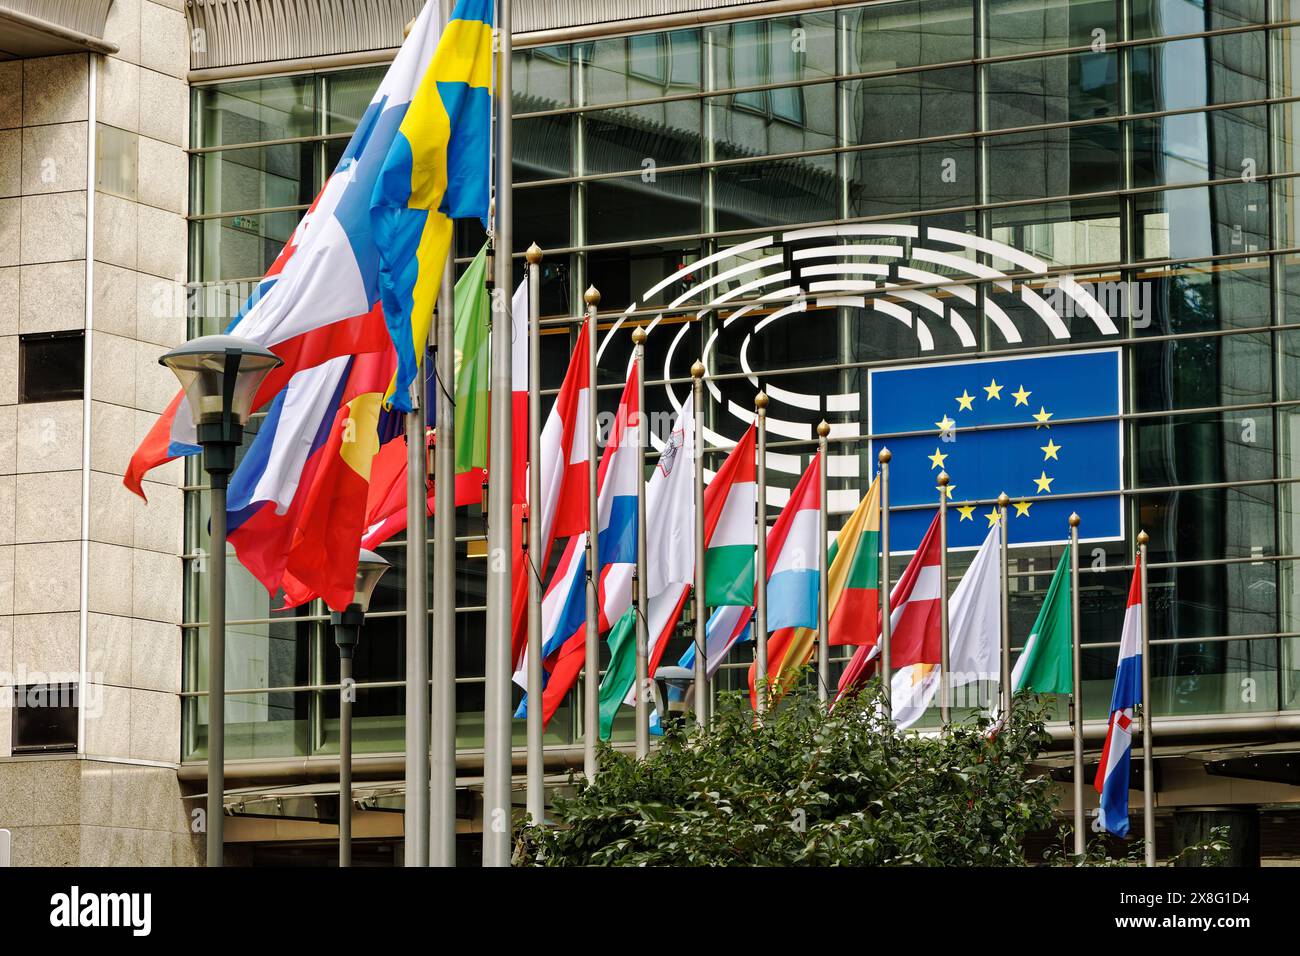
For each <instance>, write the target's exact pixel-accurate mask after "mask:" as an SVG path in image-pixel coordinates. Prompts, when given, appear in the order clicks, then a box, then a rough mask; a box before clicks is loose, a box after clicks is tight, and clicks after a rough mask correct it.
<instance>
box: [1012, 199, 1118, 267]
mask: <svg viewBox="0 0 1300 956" xmlns="http://www.w3.org/2000/svg"><path fill="white" fill-rule="evenodd" d="M989 215H990V218H991V219H992V225H993V233H992V237H993V238H994V239H996V240H998V241H999V242H1005V243H1006V244H1008V245H1010V246H1013V247H1015V248H1016V249H1020V250H1022V251H1024V252H1028V253H1030V254H1031V255H1034V256H1037V257H1038V258H1039V259H1042V260H1043V261H1044V262H1046V263H1047V264H1048V265H1049V266H1069V265H1078V264H1081V263H1088V262H1118V261H1119V260H1120V258H1121V255H1120V228H1119V226H1120V220H1119V202H1118V200H1116V199H1114V198H1112V197H1104V198H1099V199H1078V200H1072V201H1070V202H1054V203H1046V204H1043V205H1033V206H1012V207H1010V208H1006V209H994V210H992V212H990V214H989ZM993 266H994V268H999V269H1019V268H1023V267H1022V266H1018V265H1015V264H1012V263H1002V262H999V261H998V260H997V258H996V257H994V261H993Z"/></svg>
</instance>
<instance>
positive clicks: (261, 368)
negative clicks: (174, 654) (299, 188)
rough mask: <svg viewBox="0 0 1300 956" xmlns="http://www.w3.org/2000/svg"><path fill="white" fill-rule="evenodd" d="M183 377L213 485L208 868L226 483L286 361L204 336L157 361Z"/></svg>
mask: <svg viewBox="0 0 1300 956" xmlns="http://www.w3.org/2000/svg"><path fill="white" fill-rule="evenodd" d="M158 364H159V365H165V366H166V367H167V368H169V369H171V370H172V372H173V373H174V374H175V375H176V378H177V379H179V380H180V383H181V389H182V390H183V391H184V392H185V399H186V401H187V402H188V403H189V406H190V413H191V415H192V417H193V419H194V425H195V428H196V430H197V432H198V441H199V444H200V445H202V446H203V469H204V471H206V472H207V473H208V483H209V485H210V487H211V488H212V518H211V532H212V533H211V538H212V543H211V548H210V554H209V557H210V560H209V564H208V811H207V830H208V866H221V864H222V855H223V849H224V832H223V831H224V828H223V823H224V813H225V809H224V806H223V802H224V798H225V789H226V772H225V756H226V485H227V483H228V482H229V480H230V473H231V472H232V471H234V470H235V449H237V448H238V447H239V445H240V443H241V442H242V441H243V440H244V425H245V424H246V423H247V422H248V416H249V415H250V414H251V413H252V410H253V399H254V397H255V396H256V395H257V390H258V389H259V388H260V387H261V385H262V380H263V379H265V378H266V376H267V373H268V372H270V371H271V370H272V369H274V368H275V367H276V366H278V365H280V364H282V363H281V362H280V359H279V358H277V357H276V356H275V355H274V354H272V353H271V352H269V351H268V350H267V349H264V348H263V347H262V346H260V345H258V344H257V343H256V342H250V341H249V340H248V339H241V338H238V337H236V336H233V335H205V336H203V337H202V338H197V339H194V340H192V341H190V342H186V343H185V344H184V345H182V346H180V347H179V348H175V349H172V350H171V351H170V352H168V353H167V354H165V355H163V356H162V357H161V358H160V359H158Z"/></svg>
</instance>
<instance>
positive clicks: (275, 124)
mask: <svg viewBox="0 0 1300 956" xmlns="http://www.w3.org/2000/svg"><path fill="white" fill-rule="evenodd" d="M195 98H196V104H195V109H196V111H197V112H198V123H199V129H200V130H201V131H202V136H201V139H202V141H201V142H200V143H199V144H198V145H200V146H225V145H228V144H230V143H258V142H262V141H264V140H268V139H288V138H289V137H293V136H311V135H313V134H315V133H316V132H317V114H316V78H315V77H314V76H311V75H309V74H304V75H297V76H275V77H267V78H265V79H260V80H241V81H239V82H237V83H222V84H220V85H213V86H199V87H196V88H195Z"/></svg>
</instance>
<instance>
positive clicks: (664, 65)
mask: <svg viewBox="0 0 1300 956" xmlns="http://www.w3.org/2000/svg"><path fill="white" fill-rule="evenodd" d="M699 46H700V31H698V30H678V31H675V32H673V33H657V34H646V35H642V36H636V37H617V38H615V39H610V40H595V41H592V42H588V43H579V44H575V46H574V48H573V49H574V55H575V57H576V58H577V61H578V69H579V71H580V75H581V77H582V85H583V97H584V99H583V102H585V103H589V104H599V103H620V102H622V101H624V100H639V99H650V98H652V97H656V96H664V95H666V94H670V93H685V92H689V91H690V90H698V89H699V88H700V71H699Z"/></svg>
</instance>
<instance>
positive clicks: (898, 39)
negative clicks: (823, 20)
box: [843, 0, 975, 73]
mask: <svg viewBox="0 0 1300 956" xmlns="http://www.w3.org/2000/svg"><path fill="white" fill-rule="evenodd" d="M974 10H975V5H974V4H973V3H971V2H970V0H902V2H895V3H873V4H871V5H870V6H866V7H860V8H858V9H856V10H849V11H847V12H846V13H845V14H844V21H843V29H844V31H845V32H846V33H847V34H848V42H847V43H846V44H845V47H846V49H847V50H848V57H849V61H848V63H846V64H845V72H846V73H874V72H877V71H883V70H893V69H897V68H900V67H909V66H920V65H922V64H925V63H947V62H949V61H952V60H968V59H970V58H971V57H972V56H974V55H975V13H974Z"/></svg>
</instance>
